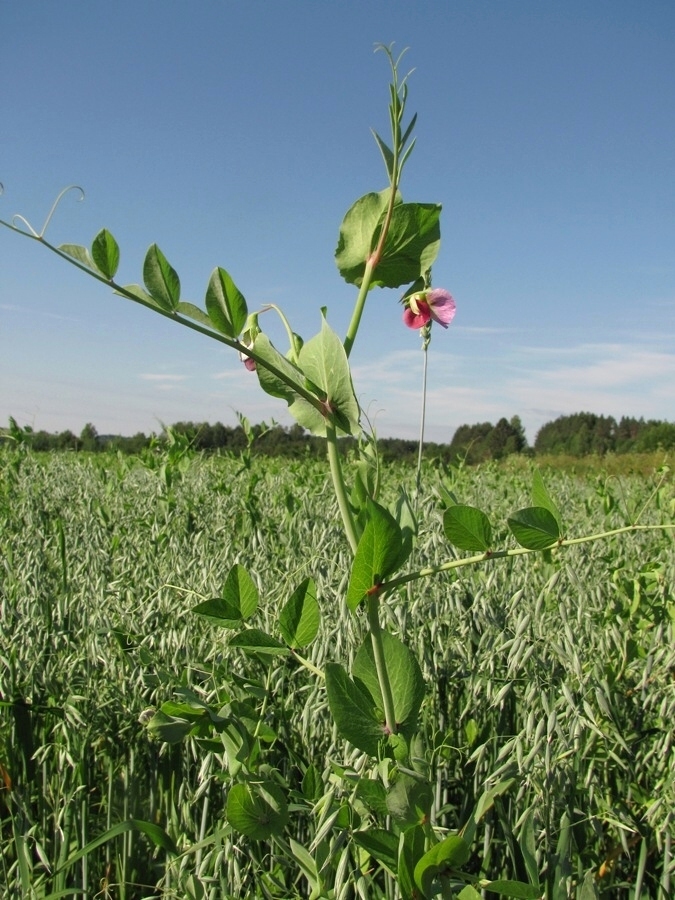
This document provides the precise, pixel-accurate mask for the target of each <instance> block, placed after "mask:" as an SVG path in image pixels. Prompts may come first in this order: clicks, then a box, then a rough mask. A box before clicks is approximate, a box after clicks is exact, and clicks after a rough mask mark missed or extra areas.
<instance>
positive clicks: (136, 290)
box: [113, 284, 162, 309]
mask: <svg viewBox="0 0 675 900" xmlns="http://www.w3.org/2000/svg"><path fill="white" fill-rule="evenodd" d="M122 291H126V293H127V294H131V296H132V297H135V298H136V300H140V301H141V302H142V303H145V304H147V305H148V306H154V307H155V309H161V308H162V307H161V306H160V304H159V303H157V301H156V300H155V299H154V298H153V297H151V296H150V294H148V293H147V292H146V291H144V290H143V288H142V287H141V286H140V284H125V285H123V286H122V287H121V288H120V290H119V291H113V293H114V294H119V296H120V297H124V296H126V295H125V294H123V293H122Z"/></svg>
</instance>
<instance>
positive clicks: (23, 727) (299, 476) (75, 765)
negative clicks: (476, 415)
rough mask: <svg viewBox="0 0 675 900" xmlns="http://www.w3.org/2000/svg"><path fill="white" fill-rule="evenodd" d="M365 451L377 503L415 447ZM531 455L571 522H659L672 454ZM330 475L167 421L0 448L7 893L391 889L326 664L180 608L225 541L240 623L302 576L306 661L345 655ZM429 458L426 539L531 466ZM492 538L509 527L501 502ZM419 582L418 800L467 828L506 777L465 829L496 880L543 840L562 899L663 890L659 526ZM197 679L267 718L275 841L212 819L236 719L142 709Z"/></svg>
mask: <svg viewBox="0 0 675 900" xmlns="http://www.w3.org/2000/svg"><path fill="white" fill-rule="evenodd" d="M382 477H383V492H382V495H381V497H382V499H381V502H382V503H384V505H387V504H388V503H390V502H394V499H395V497H396V494H397V491H398V488H399V485H400V484H401V483H402V482H403V483H408V482H409V483H410V487H411V490H412V480H413V476H412V475H411V474H410V473H409V472H408V470H406V469H403V468H400V467H398V466H390V467H388V468H386V469H385V470H384V471H383V473H382ZM545 477H546V482H547V486H548V489H549V491H550V493H551V494H552V495H553V496H554V497H555V499H556V502H557V504H558V507H559V508H560V510H561V512H562V514H563V516H564V519H565V523H566V528H567V532H568V534H569V535H570V536H573V535H574V534H575V533H579V534H583V533H590V532H593V531H603V530H606V529H608V528H612V527H616V526H620V525H622V524H625V523H626V521H628V520H633V519H634V518H635V516H636V515H637V514H638V513H639V512H640V510H641V509H642V507H643V506H644V505H645V504H648V507H647V509H646V510H645V512H644V513H643V514H642V520H641V521H645V522H661V521H671V522H672V520H673V513H674V506H675V500H674V497H675V491H674V489H673V483H672V480H668V479H666V480H665V481H663V482H662V483H661V484H660V485H659V482H658V478H657V476H656V475H632V476H631V475H628V476H624V477H621V478H617V477H611V478H610V477H606V476H605V475H603V474H602V473H600V474H598V473H597V472H596V473H583V474H580V475H574V474H564V473H562V472H555V471H547V472H546V473H545ZM328 478H329V475H328V471H327V468H326V466H324V465H323V464H322V463H317V462H313V461H305V460H297V461H289V460H270V459H265V458H255V457H254V458H253V459H252V460H250V461H248V464H245V463H242V460H241V459H239V458H235V457H211V458H205V457H201V456H198V455H193V454H191V453H190V452H188V451H187V450H185V449H184V448H183V450H178V451H175V452H173V453H172V452H169V451H166V452H163V453H160V452H156V451H153V452H148V453H147V454H145V455H144V456H142V457H140V458H123V457H121V456H120V457H117V456H114V455H107V454H99V455H95V456H86V455H84V454H80V455H75V454H68V453H61V454H54V455H39V454H33V453H31V452H30V451H27V450H24V449H22V448H21V447H18V448H5V449H2V450H1V451H0V479H1V480H0V829H1V840H0V897H2V898H7V900H10V898H11V900H27V898H36V900H37V898H40V900H45V898H48V897H50V898H56V897H76V898H94V897H96V898H116V900H118V898H119V900H132V898H134V900H136V898H194V900H207V898H208V900H220V898H228V897H233V898H234V897H258V896H259V897H270V898H272V897H276V898H290V897H310V896H312V897H316V898H323V897H326V898H335V900H338V898H349V897H366V898H369V897H370V898H378V897H383V898H385V897H386V898H387V900H394V898H395V897H396V896H397V894H396V888H394V887H393V885H392V883H391V881H390V880H388V879H387V877H386V865H383V864H382V863H381V862H380V863H378V862H376V861H375V860H374V859H373V858H372V857H371V856H370V855H369V853H368V850H367V840H366V838H365V837H363V835H366V834H367V832H368V824H369V819H368V815H369V812H368V810H369V805H368V803H367V802H365V800H364V802H363V803H362V804H361V807H359V803H358V800H359V796H360V794H359V792H358V791H357V790H356V789H355V784H357V782H358V776H359V772H360V766H361V765H362V754H361V753H360V752H359V751H356V750H355V749H354V748H352V747H350V746H349V745H346V744H345V743H344V742H343V741H341V740H339V739H338V738H337V737H336V732H335V730H334V728H333V726H332V722H331V719H330V715H329V712H328V708H327V704H326V700H325V696H324V689H323V686H322V682H321V678H320V677H317V676H315V675H313V673H312V671H311V670H310V669H309V668H308V667H306V666H300V665H298V664H297V663H296V661H295V660H294V659H292V658H289V657H287V656H276V657H275V656H274V655H268V656H267V657H265V658H263V657H257V658H256V657H255V656H253V657H251V656H246V655H244V654H243V653H242V652H241V651H240V650H238V649H237V648H235V647H230V646H229V637H228V632H227V631H226V630H224V629H222V628H217V627H214V626H212V625H211V624H209V622H208V621H206V620H204V618H202V617H199V616H196V615H195V614H194V613H193V612H192V608H193V607H194V606H196V605H197V604H198V603H200V602H202V601H204V600H206V599H209V598H211V597H217V596H220V594H221V590H222V587H223V582H224V580H225V578H226V576H227V574H228V572H229V571H230V569H231V567H232V566H233V564H235V563H239V564H240V565H242V566H244V567H246V569H247V570H248V571H249V572H250V573H251V575H252V577H253V579H254V581H255V583H256V586H257V588H258V591H259V595H260V605H259V607H258V609H257V611H256V613H255V616H256V622H257V623H258V624H259V625H260V627H261V628H263V629H265V630H269V631H271V632H273V631H274V629H275V628H276V627H277V619H278V613H279V609H280V607H281V606H282V604H283V602H284V600H285V599H286V598H287V596H288V594H289V593H290V592H291V591H292V590H293V587H294V586H295V585H296V584H297V583H298V582H299V581H301V580H302V579H303V578H306V577H309V576H311V577H312V578H313V579H314V580H315V582H316V586H317V596H318V599H319V604H320V610H321V626H320V629H319V633H318V637H317V638H316V640H314V642H313V643H312V644H311V645H310V646H309V647H308V648H307V649H306V657H307V662H308V663H310V665H311V666H313V667H315V668H316V669H318V670H322V669H323V667H324V665H325V664H326V662H329V661H331V660H338V661H349V660H351V658H352V657H353V655H354V652H355V648H356V647H357V646H358V644H359V641H360V639H361V629H362V623H361V622H360V619H359V616H358V615H353V614H351V613H350V612H349V611H348V610H347V609H346V608H345V605H344V594H345V589H346V584H347V579H348V577H349V567H350V554H349V548H348V546H347V545H346V543H345V541H344V538H343V537H342V529H341V525H340V522H339V521H338V513H337V510H336V509H333V508H332V506H331V505H327V503H328V504H330V503H331V502H332V501H327V499H326V498H330V497H331V491H330V490H328ZM423 478H424V483H425V485H426V488H427V490H426V494H425V496H426V497H428V498H429V499H428V500H425V501H424V504H423V506H422V508H421V509H420V515H419V542H418V547H417V550H416V560H417V562H418V563H420V564H422V565H423V564H425V563H429V564H431V563H435V562H438V561H440V560H444V559H447V558H448V557H449V556H451V554H452V552H453V551H452V550H451V548H450V547H449V546H448V544H447V542H446V541H445V538H444V537H443V529H442V525H441V520H442V511H443V506H442V496H443V489H445V490H446V491H452V492H453V494H454V495H456V496H458V497H459V498H460V499H461V502H462V503H466V504H475V505H476V506H480V507H481V508H482V509H485V510H488V511H489V512H490V516H491V518H492V521H493V523H495V524H497V523H499V522H504V523H505V521H506V517H507V515H508V514H509V513H510V512H511V511H512V510H514V509H516V508H519V507H522V506H524V505H527V500H528V492H529V490H530V484H531V473H530V471H529V463H528V464H524V463H521V464H519V465H511V466H508V465H505V466H501V467H499V466H496V465H495V466H486V467H480V468H477V469H461V468H460V469H442V468H440V467H438V466H434V465H433V464H426V465H425V469H424V472H423ZM498 537H499V539H500V540H501V541H502V542H503V543H504V545H506V544H508V540H509V539H508V536H507V529H506V526H505V525H504V527H503V529H502V533H501V534H500V535H498ZM421 584H422V585H423V586H422V587H416V588H415V589H414V590H413V591H411V592H410V593H408V592H407V591H405V590H401V592H400V593H399V594H398V595H397V596H396V597H391V598H390V599H389V604H388V613H387V614H388V616H389V618H390V623H389V624H390V626H391V627H392V629H393V630H394V631H395V632H396V633H397V634H398V635H399V636H400V637H401V639H402V640H403V641H404V642H405V643H406V644H407V645H408V646H409V647H410V648H412V649H413V651H414V652H415V654H416V655H417V657H418V659H419V662H420V666H421V668H422V672H423V675H424V678H425V682H426V684H427V687H428V689H429V693H428V695H427V700H426V701H425V705H424V707H423V715H422V722H421V727H422V728H423V729H424V731H425V733H426V736H427V742H428V745H429V746H431V747H432V748H433V754H432V755H431V757H430V758H429V759H428V760H427V765H428V771H429V781H430V783H431V785H432V787H433V792H434V804H433V824H434V825H435V826H436V827H438V828H439V829H446V828H447V829H457V828H459V827H461V826H462V825H463V823H464V822H465V821H466V817H467V816H468V815H469V813H470V811H471V809H472V808H473V807H474V805H475V803H476V800H477V798H478V797H479V796H480V795H481V794H482V793H483V791H484V790H485V789H486V787H487V788H489V787H491V786H497V787H498V790H497V791H496V792H495V797H494V805H493V806H492V808H491V809H490V812H489V814H487V815H486V816H485V817H484V818H483V819H482V820H481V822H480V823H479V826H478V828H477V830H476V833H475V838H474V845H475V847H476V849H477V853H478V856H477V858H479V859H480V860H482V862H481V865H482V871H484V872H485V873H487V874H488V876H489V877H491V878H499V877H503V878H515V877H523V873H524V876H525V880H527V878H526V876H527V873H528V871H529V870H530V869H531V868H532V867H534V868H536V870H537V871H538V873H539V877H540V878H541V883H542V884H543V885H545V886H546V897H547V898H550V900H565V898H568V897H569V898H571V897H575V898H579V900H582V898H583V900H587V898H592V897H597V896H600V897H605V898H626V900H639V898H650V900H667V898H672V897H675V863H674V862H673V849H672V838H673V833H674V832H675V748H674V747H673V737H674V734H675V731H674V730H675V641H674V627H675V588H674V585H675V540H674V538H673V533H672V532H670V533H668V532H656V531H655V532H648V533H640V534H631V535H627V536H626V535H624V536H620V537H617V538H611V539H608V540H604V541H598V542H596V543H592V544H587V545H582V546H579V547H571V548H568V549H565V550H564V551H561V552H559V553H553V554H550V553H549V554H537V555H532V556H527V557H522V558H512V559H509V560H494V561H488V562H485V563H484V564H482V565H480V566H476V567H475V568H471V569H469V568H467V569H462V570H457V572H456V573H455V574H451V573H445V574H444V575H442V576H438V577H436V578H435V579H429V580H427V581H425V582H423V583H421ZM213 702H217V703H219V704H222V706H223V708H224V709H225V708H227V709H228V710H230V712H231V714H232V715H233V716H234V715H235V713H236V715H237V721H238V722H239V723H243V724H241V728H240V730H239V731H238V732H237V734H236V735H235V737H236V739H237V740H240V741H248V742H249V743H250V745H251V747H254V748H255V746H257V744H256V742H258V744H260V745H261V744H264V745H265V747H266V754H267V755H266V765H268V766H269V767H270V768H271V769H273V770H274V777H275V779H276V780H277V782H278V783H279V784H280V785H281V786H282V787H283V789H284V791H285V792H286V795H287V797H288V803H289V810H290V815H289V823H288V825H287V826H286V828H285V831H284V834H283V835H282V836H280V837H275V838H274V839H272V840H270V841H269V842H264V841H256V840H252V839H249V838H246V837H242V836H241V835H240V834H238V833H235V832H233V831H232V830H231V828H230V826H229V824H228V821H227V816H226V798H227V792H228V787H229V784H230V783H231V778H232V776H233V771H234V769H236V764H237V763H236V758H237V750H236V746H234V743H235V737H233V736H232V735H231V734H230V735H229V736H228V735H227V734H222V735H221V734H213V733H211V732H210V731H209V730H208V728H204V729H203V732H201V733H191V734H190V735H189V736H188V737H187V738H185V739H182V740H179V738H180V737H181V734H180V733H178V732H180V728H179V729H178V732H177V733H176V740H175V741H173V742H169V743H167V742H165V741H161V740H159V739H158V738H157V735H156V734H155V735H154V736H153V732H152V730H148V728H147V727H146V724H144V723H147V722H148V721H149V720H150V719H151V718H152V715H153V713H154V712H155V711H156V710H158V709H159V708H160V706H161V705H162V704H165V709H169V710H171V709H173V710H174V713H175V716H174V718H173V719H171V717H170V716H168V717H167V723H168V724H171V722H174V724H175V722H176V721H185V717H186V716H187V721H188V722H190V721H191V720H190V714H189V712H188V713H186V709H187V710H188V711H189V710H190V709H192V710H196V711H199V710H200V709H201V707H200V704H204V703H213ZM166 704H169V706H168V707H167V706H166ZM171 704H174V705H173V707H172V706H171ZM195 715H196V713H195ZM181 717H182V718H181ZM167 734H170V732H168V731H163V732H161V736H164V737H166V736H167ZM249 749H250V748H249ZM347 798H349V800H350V802H349V803H348V804H347V803H345V802H344V801H345V800H346V799H347ZM366 799H368V798H366ZM371 800H372V798H371ZM348 834H352V835H353V834H357V835H359V834H360V835H362V838H361V844H358V842H357V844H354V843H353V842H351V841H350V842H348V841H347V840H346V835H348ZM359 846H360V848H361V849H360V851H358V847H359ZM355 848H356V849H355ZM357 851H358V852H357ZM289 858H293V859H295V860H296V862H297V866H296V867H295V868H292V867H289V865H288V859H289ZM313 867H314V869H316V870H317V871H314V870H313ZM528 867H529V868H528ZM254 870H256V871H258V872H260V871H261V870H262V871H264V872H265V873H266V874H265V877H264V878H263V879H262V880H261V879H260V878H258V879H257V880H256V881H255V882H254V881H253V880H252V873H253V871H254ZM318 870H320V872H318ZM319 874H320V875H321V878H320V882H321V884H322V885H323V886H324V887H322V888H321V891H319V892H318V893H317V890H316V888H315V887H313V884H315V883H318V878H319ZM326 886H327V887H326ZM486 896H490V895H486ZM493 896H494V895H493Z"/></svg>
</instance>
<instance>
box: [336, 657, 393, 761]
mask: <svg viewBox="0 0 675 900" xmlns="http://www.w3.org/2000/svg"><path fill="white" fill-rule="evenodd" d="M326 694H327V697H328V706H329V708H330V711H331V715H332V716H333V720H334V721H335V725H336V727H337V730H338V733H339V735H340V737H342V738H344V739H345V740H346V741H349V742H350V743H351V744H353V745H354V746H355V747H357V748H358V749H359V750H363V752H364V753H367V754H368V755H369V756H375V757H376V756H377V755H378V751H379V746H380V742H381V741H382V740H383V739H384V737H385V734H384V723H383V721H381V719H380V718H379V717H378V715H377V712H376V710H375V704H374V703H373V698H372V697H371V695H370V694H369V692H368V691H367V690H366V688H365V686H363V685H359V684H358V683H356V682H354V681H352V679H351V678H350V677H349V675H348V674H347V672H346V671H345V669H343V668H342V666H341V665H338V663H328V665H327V666H326Z"/></svg>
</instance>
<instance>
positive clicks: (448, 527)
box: [443, 505, 492, 551]
mask: <svg viewBox="0 0 675 900" xmlns="http://www.w3.org/2000/svg"><path fill="white" fill-rule="evenodd" d="M443 528H444V530H445V536H446V537H447V539H448V540H449V541H450V543H451V544H454V546H455V547H457V549H458V550H471V551H476V550H479V551H480V550H483V551H485V550H489V549H490V547H491V546H492V526H491V525H490V520H489V519H488V517H487V516H486V515H485V513H484V512H483V511H482V510H480V509H476V507H474V506H459V505H455V506H450V507H449V508H448V509H446V511H445V513H444V515H443Z"/></svg>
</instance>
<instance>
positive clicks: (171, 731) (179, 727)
mask: <svg viewBox="0 0 675 900" xmlns="http://www.w3.org/2000/svg"><path fill="white" fill-rule="evenodd" d="M194 724H195V723H194V721H188V720H187V719H181V718H177V717H175V716H168V715H167V714H166V713H164V712H162V710H157V712H156V713H155V714H154V716H153V717H152V718H151V719H150V721H149V722H148V723H147V725H146V728H147V729H148V731H149V732H150V733H151V734H153V735H154V736H155V737H156V738H157V739H158V740H160V741H165V742H166V743H167V744H177V743H178V742H179V741H182V740H183V738H184V737H186V735H188V734H189V733H190V732H191V731H192V729H193V727H194Z"/></svg>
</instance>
